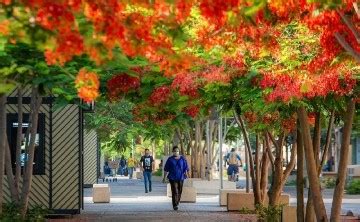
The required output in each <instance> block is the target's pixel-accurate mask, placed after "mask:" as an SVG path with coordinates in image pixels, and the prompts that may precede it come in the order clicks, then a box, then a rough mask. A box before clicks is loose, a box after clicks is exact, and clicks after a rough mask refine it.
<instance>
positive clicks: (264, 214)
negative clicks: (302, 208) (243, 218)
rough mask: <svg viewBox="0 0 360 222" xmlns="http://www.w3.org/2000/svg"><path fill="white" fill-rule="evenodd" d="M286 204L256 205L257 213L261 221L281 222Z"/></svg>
mask: <svg viewBox="0 0 360 222" xmlns="http://www.w3.org/2000/svg"><path fill="white" fill-rule="evenodd" d="M283 206H284V205H278V206H268V207H265V206H263V205H256V210H255V211H256V214H257V215H258V218H259V220H260V221H266V222H280V221H281V212H282V208H283Z"/></svg>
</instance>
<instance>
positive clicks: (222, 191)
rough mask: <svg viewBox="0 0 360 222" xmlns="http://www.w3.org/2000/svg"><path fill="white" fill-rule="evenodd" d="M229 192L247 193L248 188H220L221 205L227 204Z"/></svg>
mask: <svg viewBox="0 0 360 222" xmlns="http://www.w3.org/2000/svg"><path fill="white" fill-rule="evenodd" d="M228 193H246V190H245V189H220V192H219V204H220V206H226V205H227V194H228Z"/></svg>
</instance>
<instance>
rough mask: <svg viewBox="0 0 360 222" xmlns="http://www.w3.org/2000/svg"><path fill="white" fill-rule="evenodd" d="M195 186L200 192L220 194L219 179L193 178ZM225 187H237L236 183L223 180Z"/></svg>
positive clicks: (232, 188)
mask: <svg viewBox="0 0 360 222" xmlns="http://www.w3.org/2000/svg"><path fill="white" fill-rule="evenodd" d="M192 184H193V187H195V188H196V190H197V192H198V194H219V190H220V181H219V180H210V181H208V180H193V181H192ZM223 189H231V190H235V189H236V183H235V182H231V181H223Z"/></svg>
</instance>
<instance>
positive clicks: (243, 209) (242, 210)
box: [239, 207, 256, 214]
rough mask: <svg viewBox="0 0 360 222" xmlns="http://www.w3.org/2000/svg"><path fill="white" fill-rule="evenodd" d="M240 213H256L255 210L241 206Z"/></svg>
mask: <svg viewBox="0 0 360 222" xmlns="http://www.w3.org/2000/svg"><path fill="white" fill-rule="evenodd" d="M239 212H240V214H256V211H255V210H250V209H249V208H247V207H243V208H241V209H240V210H239Z"/></svg>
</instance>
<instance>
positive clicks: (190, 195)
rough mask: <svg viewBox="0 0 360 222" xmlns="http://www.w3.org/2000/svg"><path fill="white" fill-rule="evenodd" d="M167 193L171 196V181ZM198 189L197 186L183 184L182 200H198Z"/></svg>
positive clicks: (192, 201) (193, 201)
mask: <svg viewBox="0 0 360 222" xmlns="http://www.w3.org/2000/svg"><path fill="white" fill-rule="evenodd" d="M166 195H167V196H168V197H170V198H171V196H172V194H171V185H170V183H168V184H167V186H166ZM196 195H197V191H196V188H195V187H188V186H183V190H182V194H181V199H180V202H191V203H195V202H196Z"/></svg>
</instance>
